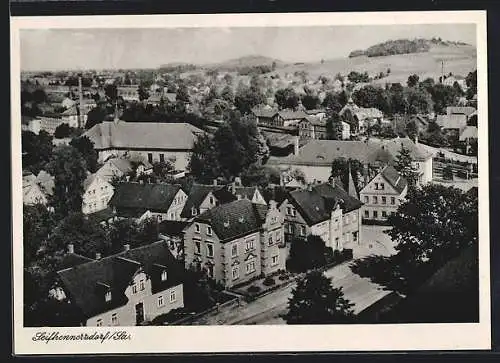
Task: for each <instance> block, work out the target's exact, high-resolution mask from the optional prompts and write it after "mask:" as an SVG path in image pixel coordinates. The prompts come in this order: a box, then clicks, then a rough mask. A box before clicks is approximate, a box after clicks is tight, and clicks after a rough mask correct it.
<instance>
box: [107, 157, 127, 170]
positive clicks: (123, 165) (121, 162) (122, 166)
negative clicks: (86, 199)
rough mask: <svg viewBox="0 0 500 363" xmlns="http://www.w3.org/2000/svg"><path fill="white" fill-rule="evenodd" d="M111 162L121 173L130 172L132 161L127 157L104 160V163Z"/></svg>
mask: <svg viewBox="0 0 500 363" xmlns="http://www.w3.org/2000/svg"><path fill="white" fill-rule="evenodd" d="M108 163H109V164H112V165H113V166H114V167H115V168H117V169H118V170H119V171H120V172H122V173H123V174H128V173H130V172H131V171H132V170H133V169H132V162H131V161H130V160H128V159H123V158H112V159H109V160H108V161H106V164H108Z"/></svg>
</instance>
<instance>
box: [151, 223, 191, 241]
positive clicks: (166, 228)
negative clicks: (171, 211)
mask: <svg viewBox="0 0 500 363" xmlns="http://www.w3.org/2000/svg"><path fill="white" fill-rule="evenodd" d="M188 225H189V222H184V221H169V220H167V221H162V222H161V223H160V224H159V226H158V231H159V232H160V233H161V234H163V235H165V236H170V237H178V236H180V235H181V234H182V231H183V230H184V228H186V227H187V226H188Z"/></svg>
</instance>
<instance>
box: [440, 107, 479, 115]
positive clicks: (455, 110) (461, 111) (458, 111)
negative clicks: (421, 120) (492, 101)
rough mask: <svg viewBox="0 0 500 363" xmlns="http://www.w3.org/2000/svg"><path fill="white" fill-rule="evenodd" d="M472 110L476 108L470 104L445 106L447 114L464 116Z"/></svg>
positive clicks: (471, 112)
mask: <svg viewBox="0 0 500 363" xmlns="http://www.w3.org/2000/svg"><path fill="white" fill-rule="evenodd" d="M474 112H476V109H475V108H474V107H470V106H448V107H446V114H447V115H465V116H467V117H469V116H470V115H472V114H473V113H474Z"/></svg>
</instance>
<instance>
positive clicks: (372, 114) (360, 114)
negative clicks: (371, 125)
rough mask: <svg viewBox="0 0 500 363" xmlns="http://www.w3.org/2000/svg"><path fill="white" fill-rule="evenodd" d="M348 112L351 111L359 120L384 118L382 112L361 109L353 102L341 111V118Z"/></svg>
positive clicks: (350, 101)
mask: <svg viewBox="0 0 500 363" xmlns="http://www.w3.org/2000/svg"><path fill="white" fill-rule="evenodd" d="M347 110H350V111H351V112H352V113H354V115H356V116H357V118H358V120H364V119H367V118H381V117H383V113H382V111H380V110H379V109H376V108H374V107H369V108H365V107H359V106H358V105H356V104H355V103H354V102H352V100H349V102H348V103H347V104H346V105H345V106H344V107H343V108H342V109H341V110H340V111H339V116H342V115H343V114H344V113H345V112H346V111H347Z"/></svg>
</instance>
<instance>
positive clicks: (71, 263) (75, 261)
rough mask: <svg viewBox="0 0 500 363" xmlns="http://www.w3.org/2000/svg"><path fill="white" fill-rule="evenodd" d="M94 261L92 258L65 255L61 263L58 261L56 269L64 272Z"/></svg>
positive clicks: (75, 254)
mask: <svg viewBox="0 0 500 363" xmlns="http://www.w3.org/2000/svg"><path fill="white" fill-rule="evenodd" d="M92 261H95V260H93V259H92V258H88V257H85V256H82V255H79V254H78V253H73V252H70V253H66V254H65V255H64V256H63V258H62V259H61V261H59V264H58V265H57V269H58V270H59V271H60V270H65V269H67V268H71V267H75V266H78V265H81V264H83V263H87V262H92Z"/></svg>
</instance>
